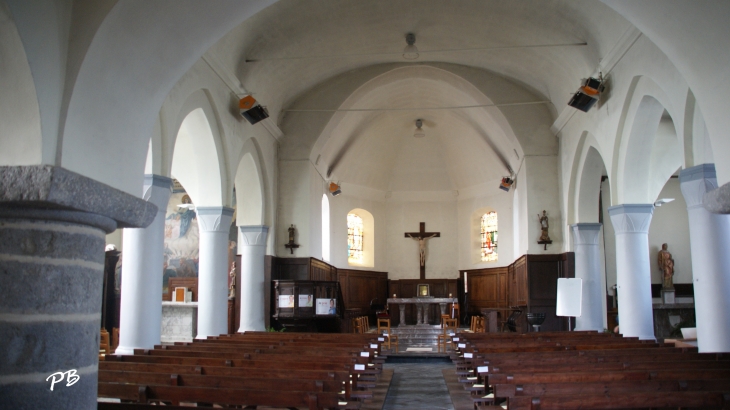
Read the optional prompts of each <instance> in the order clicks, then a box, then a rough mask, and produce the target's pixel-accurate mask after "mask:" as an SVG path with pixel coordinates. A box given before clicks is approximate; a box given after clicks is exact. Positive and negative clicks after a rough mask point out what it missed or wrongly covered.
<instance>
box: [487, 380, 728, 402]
mask: <svg viewBox="0 0 730 410" xmlns="http://www.w3.org/2000/svg"><path fill="white" fill-rule="evenodd" d="M576 390H579V392H580V394H607V395H614V394H625V393H630V392H637V391H730V379H716V380H641V381H614V382H608V383H580V384H576V383H531V384H520V385H517V384H497V385H495V386H494V396H495V397H500V398H512V397H521V396H524V397H539V396H564V395H571V394H577V393H576Z"/></svg>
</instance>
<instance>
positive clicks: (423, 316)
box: [388, 297, 458, 325]
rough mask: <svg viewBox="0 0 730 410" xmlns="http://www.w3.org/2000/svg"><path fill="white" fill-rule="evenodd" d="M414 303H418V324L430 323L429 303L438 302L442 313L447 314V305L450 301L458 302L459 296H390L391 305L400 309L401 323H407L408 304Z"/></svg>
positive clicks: (389, 302)
mask: <svg viewBox="0 0 730 410" xmlns="http://www.w3.org/2000/svg"><path fill="white" fill-rule="evenodd" d="M409 303H412V304H414V305H416V318H417V323H416V324H417V325H428V324H429V320H428V311H429V309H428V305H432V304H436V303H438V305H439V307H440V308H441V314H442V315H445V314H446V305H448V304H449V303H458V299H457V298H434V297H420V298H388V304H389V305H398V309H399V310H400V324H401V325H405V324H406V305H407V304H409Z"/></svg>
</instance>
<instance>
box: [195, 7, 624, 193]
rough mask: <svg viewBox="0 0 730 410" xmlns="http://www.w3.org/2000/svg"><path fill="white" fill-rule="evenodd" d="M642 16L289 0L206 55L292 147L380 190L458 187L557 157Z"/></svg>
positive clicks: (604, 10)
mask: <svg viewBox="0 0 730 410" xmlns="http://www.w3.org/2000/svg"><path fill="white" fill-rule="evenodd" d="M631 27H632V26H631V25H630V24H629V23H628V22H627V21H626V20H625V19H623V18H622V17H620V16H619V15H618V14H617V13H615V12H614V11H612V10H611V9H609V8H608V7H606V6H605V5H604V4H603V3H601V2H598V1H592V0H585V1H580V2H576V1H570V0H566V1H545V0H519V1H484V0H472V1H469V0H465V1H458V2H444V1H441V0H433V1H417V0H395V1H394V0H368V1H358V2H343V1H337V0H329V1H327V0H323V1H289V0H282V1H279V2H277V3H276V4H274V5H272V6H270V7H268V8H266V9H264V10H263V11H261V12H259V13H258V14H256V15H255V16H253V17H252V18H250V19H248V20H247V21H245V22H244V23H242V24H241V25H239V26H238V27H236V28H234V29H233V30H232V31H230V32H229V33H228V34H227V35H225V36H224V37H223V38H222V39H221V40H220V41H218V43H216V44H215V45H214V46H213V47H212V48H211V49H210V50H209V51H208V53H207V55H208V56H209V57H210V58H211V59H214V60H216V61H217V62H219V63H220V64H221V66H223V67H225V69H226V70H228V71H229V72H230V73H232V74H233V75H235V76H236V77H237V78H238V79H240V81H241V84H242V85H243V87H244V88H245V89H246V90H247V91H249V92H252V93H254V96H255V98H256V99H257V100H259V101H260V102H262V103H263V104H264V105H266V106H267V107H268V109H269V112H270V114H271V119H270V121H272V122H274V123H276V124H277V125H278V127H279V128H281V130H282V131H283V134H284V136H283V137H282V139H281V146H280V158H281V159H283V160H302V159H309V160H311V161H312V163H317V165H316V166H317V168H318V170H319V171H320V173H321V174H322V175H329V177H330V178H331V179H334V180H338V181H340V182H347V183H352V184H356V185H361V186H365V187H369V188H372V189H376V190H380V191H448V190H458V189H463V188H466V187H471V186H475V185H478V184H481V183H484V182H487V181H492V180H494V179H497V178H499V177H501V176H504V175H507V174H508V171H507V169H508V167H511V168H512V169H514V170H517V168H518V167H519V165H520V161H521V159H522V157H523V155H546V154H547V155H555V154H556V153H557V140H556V138H555V137H554V135H553V134H552V133H550V132H549V127H550V125H552V123H553V121H554V120H555V118H556V116H557V115H558V114H559V112H560V111H561V110H562V109H563V108H564V107H565V105H566V103H567V100H568V99H569V98H570V95H571V93H572V92H574V91H575V89H576V88H577V85H578V82H579V80H580V79H581V78H583V77H587V76H590V75H592V74H594V71H595V70H596V68H597V67H598V65H599V61H600V59H601V58H602V57H604V56H606V55H607V54H608V53H609V51H610V50H611V49H612V48H613V47H614V46H615V45H616V44H617V42H618V41H619V39H620V38H621V36H622V35H623V34H624V32H625V31H626V30H628V29H629V28H631ZM409 32H412V33H415V35H416V46H417V47H418V49H419V51H420V52H421V55H420V57H419V58H418V59H417V60H415V61H413V62H412V61H408V60H405V59H403V57H402V55H401V54H402V50H403V48H404V46H405V45H406V43H405V35H406V34H407V33H409ZM469 49H479V50H469ZM513 103H534V104H529V105H512V106H504V104H513ZM494 104H496V105H499V107H477V108H468V109H463V108H452V109H432V108H445V107H463V106H473V105H494ZM336 110H339V111H336ZM353 110H354V111H353ZM417 118H422V119H423V120H424V127H423V128H424V130H425V132H426V137H425V138H422V139H415V138H414V137H413V131H414V130H415V125H414V123H415V120H416V119H417ZM318 159H319V160H318Z"/></svg>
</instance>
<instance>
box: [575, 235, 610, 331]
mask: <svg viewBox="0 0 730 410" xmlns="http://www.w3.org/2000/svg"><path fill="white" fill-rule="evenodd" d="M601 226H602V225H601V224H599V223H578V224H575V225H572V230H573V246H574V251H575V277H576V278H578V279H582V281H583V298H582V303H581V316H580V317H577V318H576V319H575V330H597V331H599V332H600V331H602V330H603V317H604V316H605V312H604V311H603V303H602V301H601V298H602V297H603V298H604V299H605V296H602V292H601V289H602V287H601V283H602V282H601V263H600V261H601V252H600V249H599V247H598V243H599V238H600V236H601Z"/></svg>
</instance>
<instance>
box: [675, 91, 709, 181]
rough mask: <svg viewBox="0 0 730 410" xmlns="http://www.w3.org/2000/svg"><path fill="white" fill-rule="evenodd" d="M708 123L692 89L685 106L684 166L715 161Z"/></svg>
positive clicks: (688, 93)
mask: <svg viewBox="0 0 730 410" xmlns="http://www.w3.org/2000/svg"><path fill="white" fill-rule="evenodd" d="M714 162H715V159H714V155H713V153H712V142H711V141H710V135H709V133H708V131H707V124H706V123H705V118H704V116H703V115H702V111H701V109H700V106H699V105H698V104H697V100H696V98H695V95H694V93H693V92H692V90H687V100H686V103H685V106H684V164H683V165H684V168H688V167H692V166H695V165H700V164H709V163H714Z"/></svg>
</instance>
